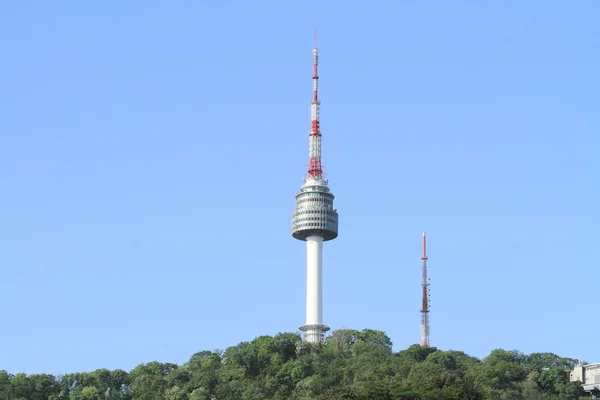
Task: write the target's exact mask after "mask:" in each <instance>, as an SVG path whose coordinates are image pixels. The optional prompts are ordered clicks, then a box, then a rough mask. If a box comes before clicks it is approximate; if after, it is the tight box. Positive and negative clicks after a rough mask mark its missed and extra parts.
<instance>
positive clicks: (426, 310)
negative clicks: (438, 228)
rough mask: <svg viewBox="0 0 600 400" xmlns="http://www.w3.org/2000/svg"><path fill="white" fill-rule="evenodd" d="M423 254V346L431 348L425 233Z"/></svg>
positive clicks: (424, 236) (424, 235)
mask: <svg viewBox="0 0 600 400" xmlns="http://www.w3.org/2000/svg"><path fill="white" fill-rule="evenodd" d="M422 249H423V254H422V256H421V285H422V288H423V298H422V300H421V302H422V304H421V346H423V347H429V282H428V279H427V260H428V259H429V257H427V235H426V233H425V232H423V239H422Z"/></svg>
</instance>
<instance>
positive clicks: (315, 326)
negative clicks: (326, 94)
mask: <svg viewBox="0 0 600 400" xmlns="http://www.w3.org/2000/svg"><path fill="white" fill-rule="evenodd" d="M318 61H319V53H318V49H317V40H316V32H315V46H314V49H313V99H312V101H311V105H310V107H311V130H310V134H309V165H308V175H307V176H306V177H305V178H304V184H303V185H302V187H301V189H300V192H299V193H297V194H296V209H295V210H294V213H293V214H292V236H293V237H294V238H295V239H298V240H303V241H306V255H307V260H306V261H307V269H306V324H305V325H303V326H301V327H300V330H301V331H303V332H304V340H305V341H307V342H311V343H318V342H323V341H324V340H325V332H327V331H328V330H329V327H328V326H327V325H324V324H323V289H322V268H323V242H326V241H328V240H332V239H335V238H336V237H337V236H338V214H337V210H336V209H335V208H333V199H334V196H333V194H332V193H331V192H330V190H329V186H328V181H327V180H326V179H324V178H323V169H322V166H321V130H320V112H319V108H320V105H321V103H320V101H319V98H318V94H317V93H318V82H319V75H318V74H317V65H318Z"/></svg>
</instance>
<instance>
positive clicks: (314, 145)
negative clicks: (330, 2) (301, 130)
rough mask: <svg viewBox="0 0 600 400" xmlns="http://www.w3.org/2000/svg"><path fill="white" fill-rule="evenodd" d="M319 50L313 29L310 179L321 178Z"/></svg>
mask: <svg viewBox="0 0 600 400" xmlns="http://www.w3.org/2000/svg"><path fill="white" fill-rule="evenodd" d="M318 65H319V49H318V48H317V30H316V29H315V47H314V48H313V76H312V79H313V96H312V101H311V102H310V120H311V124H310V134H309V139H308V140H309V162H308V176H309V177H312V178H322V177H323V167H322V165H321V115H320V113H321V112H320V108H321V102H320V101H319V95H318V92H319V73H318Z"/></svg>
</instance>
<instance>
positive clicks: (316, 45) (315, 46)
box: [315, 28, 317, 49]
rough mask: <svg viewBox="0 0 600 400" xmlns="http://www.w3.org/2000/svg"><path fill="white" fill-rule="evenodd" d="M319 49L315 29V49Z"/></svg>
mask: <svg viewBox="0 0 600 400" xmlns="http://www.w3.org/2000/svg"><path fill="white" fill-rule="evenodd" d="M316 48H317V28H315V49H316Z"/></svg>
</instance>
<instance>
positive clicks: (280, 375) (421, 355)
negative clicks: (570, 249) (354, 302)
mask: <svg viewBox="0 0 600 400" xmlns="http://www.w3.org/2000/svg"><path fill="white" fill-rule="evenodd" d="M574 364H575V360H573V359H568V358H561V357H559V356H557V355H555V354H552V353H534V354H530V355H524V354H522V353H519V352H517V351H505V350H494V351H492V352H491V354H490V355H489V356H487V357H486V358H485V359H483V360H479V359H477V358H474V357H471V356H468V355H467V354H465V353H463V352H460V351H440V350H437V349H436V348H424V347H421V346H419V345H413V346H410V347H409V348H408V349H406V350H402V351H399V352H397V353H394V352H393V351H392V343H391V341H390V339H389V338H388V337H387V336H386V335H385V334H384V333H383V332H380V331H375V330H370V329H366V330H363V331H355V330H338V331H335V332H334V333H333V334H332V335H331V336H330V337H329V338H328V340H327V343H326V344H324V345H320V344H319V345H309V344H306V343H303V342H302V341H301V338H300V336H299V335H296V334H292V333H282V334H278V335H277V336H275V337H271V336H261V337H258V338H256V339H255V340H253V341H252V342H243V343H240V344H238V345H237V346H234V347H230V348H228V349H227V350H225V351H223V352H221V351H212V352H211V351H201V352H199V353H196V354H194V355H193V356H192V357H191V358H190V360H189V361H188V362H187V363H185V364H183V365H181V366H177V365H176V364H171V363H160V362H151V363H148V364H142V365H139V366H137V367H136V368H134V369H133V370H132V371H131V372H129V373H127V372H125V371H123V370H115V371H109V370H107V369H99V370H96V371H94V372H78V373H74V374H68V375H63V376H58V377H55V376H52V375H47V374H38V375H29V376H27V375H25V374H16V375H11V374H8V373H7V372H6V371H0V399H2V400H97V399H102V400H115V399H140V400H142V399H143V400H158V399H161V400H162V399H165V400H212V399H215V400H254V399H257V400H258V399H282V400H283V399H286V400H287V399H290V400H294V399H297V400H312V399H314V400H318V399H327V400H338V399H339V400H341V399H348V400H367V399H368V400H387V399H391V400H392V399H393V400H411V399H415V400H416V399H422V400H426V399H436V400H449V399H461V400H479V399H482V400H483V399H507V400H508V399H511V400H512V399H515V400H516V399H527V400H535V399H548V400H551V399H561V400H563V399H565V400H568V399H574V400H577V399H579V398H580V396H584V395H585V393H584V392H583V391H582V389H581V386H580V385H578V384H576V383H568V382H567V379H566V372H565V371H566V370H567V369H568V368H571V367H573V366H574Z"/></svg>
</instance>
